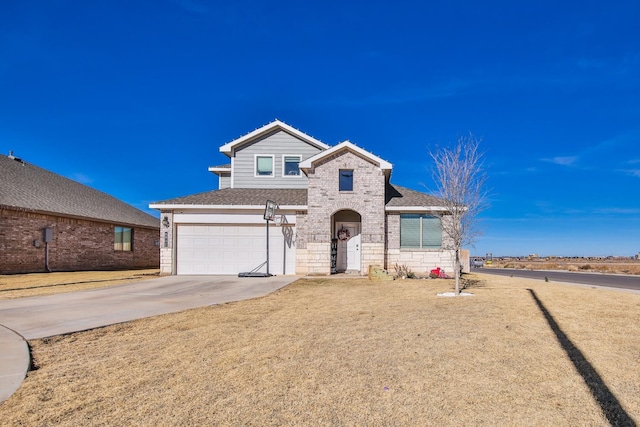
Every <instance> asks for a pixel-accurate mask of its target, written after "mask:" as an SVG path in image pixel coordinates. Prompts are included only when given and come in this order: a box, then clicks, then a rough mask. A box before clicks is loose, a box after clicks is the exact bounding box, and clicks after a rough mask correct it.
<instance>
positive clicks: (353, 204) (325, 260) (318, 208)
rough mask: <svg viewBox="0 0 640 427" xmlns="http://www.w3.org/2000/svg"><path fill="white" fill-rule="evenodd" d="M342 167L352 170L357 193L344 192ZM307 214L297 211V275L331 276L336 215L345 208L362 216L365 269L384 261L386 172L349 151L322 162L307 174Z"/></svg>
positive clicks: (363, 269) (362, 259) (362, 270)
mask: <svg viewBox="0 0 640 427" xmlns="http://www.w3.org/2000/svg"><path fill="white" fill-rule="evenodd" d="M340 169H352V170H353V191H340V190H339V172H340ZM308 178H309V187H308V196H307V197H308V198H307V212H306V213H305V212H299V213H298V214H297V219H296V221H297V223H296V229H297V230H296V234H297V236H298V237H297V239H296V274H309V275H329V274H331V239H332V237H334V234H335V230H334V226H335V223H334V215H335V214H336V213H337V212H339V211H341V210H351V211H354V212H357V213H358V214H359V215H360V218H361V245H360V272H361V273H362V274H366V273H367V271H368V269H369V265H380V266H383V265H384V263H385V255H384V253H385V230H386V228H385V181H386V177H385V174H384V171H383V170H382V169H380V168H379V167H378V166H376V165H374V164H372V163H371V162H370V161H368V160H365V159H363V158H362V157H360V156H358V155H357V154H355V153H353V152H351V151H348V150H344V151H340V152H337V153H334V154H333V155H331V156H327V157H326V158H324V159H322V160H320V161H318V162H317V163H316V164H314V166H313V168H312V170H310V171H309V173H308Z"/></svg>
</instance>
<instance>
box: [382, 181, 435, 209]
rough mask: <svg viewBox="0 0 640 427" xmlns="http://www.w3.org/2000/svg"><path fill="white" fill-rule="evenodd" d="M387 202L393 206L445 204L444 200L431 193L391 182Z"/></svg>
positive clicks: (388, 186)
mask: <svg viewBox="0 0 640 427" xmlns="http://www.w3.org/2000/svg"><path fill="white" fill-rule="evenodd" d="M385 202H386V205H387V206H393V207H417V206H420V207H422V206H425V207H426V206H429V207H431V206H443V204H442V200H440V199H439V198H437V197H435V196H432V195H431V194H427V193H421V192H420V191H416V190H411V189H410V188H405V187H400V186H398V185H391V184H389V185H387V191H386V200H385Z"/></svg>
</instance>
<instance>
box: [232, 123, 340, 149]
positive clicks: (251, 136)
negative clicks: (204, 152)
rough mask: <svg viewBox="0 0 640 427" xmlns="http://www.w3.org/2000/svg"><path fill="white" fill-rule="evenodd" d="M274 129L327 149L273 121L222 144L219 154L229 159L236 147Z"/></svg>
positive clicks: (286, 125) (289, 127)
mask: <svg viewBox="0 0 640 427" xmlns="http://www.w3.org/2000/svg"><path fill="white" fill-rule="evenodd" d="M274 129H281V130H283V131H285V132H287V133H290V134H291V135H293V136H295V137H297V138H299V139H301V140H303V141H305V142H307V143H309V144H311V145H315V146H316V147H318V148H320V149H322V150H326V149H327V148H329V146H328V145H327V144H325V143H324V142H321V141H318V140H317V139H315V138H313V137H312V136H309V135H307V134H306V133H304V132H301V131H299V130H298V129H295V128H293V127H291V126H289V125H288V124H286V123H284V122H281V121H280V120H277V119H276V120H274V121H272V122H271V123H267V124H266V125H264V126H262V127H261V128H258V129H256V130H254V131H253V132H249V133H248V134H246V135H244V136H241V137H240V138H237V139H234V140H233V141H231V142H229V143H227V144H224V145H223V146H221V147H220V152H221V153H224V154H226V155H227V156H229V157H231V155H232V154H233V151H234V150H235V149H236V147H238V146H240V145H242V144H245V143H246V142H248V141H251V140H252V139H255V138H257V137H259V136H261V135H263V134H266V133H269V132H271V131H273V130H274Z"/></svg>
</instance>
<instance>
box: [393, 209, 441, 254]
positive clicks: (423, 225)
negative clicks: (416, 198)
mask: <svg viewBox="0 0 640 427" xmlns="http://www.w3.org/2000/svg"><path fill="white" fill-rule="evenodd" d="M441 246H442V224H441V222H440V217H437V216H434V215H424V214H402V215H400V247H401V248H417V249H440V247H441Z"/></svg>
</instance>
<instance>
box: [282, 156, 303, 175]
mask: <svg viewBox="0 0 640 427" xmlns="http://www.w3.org/2000/svg"><path fill="white" fill-rule="evenodd" d="M300 160H301V157H300V156H282V165H283V166H282V176H300V168H299V167H298V164H299V163H300Z"/></svg>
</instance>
